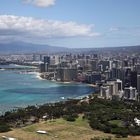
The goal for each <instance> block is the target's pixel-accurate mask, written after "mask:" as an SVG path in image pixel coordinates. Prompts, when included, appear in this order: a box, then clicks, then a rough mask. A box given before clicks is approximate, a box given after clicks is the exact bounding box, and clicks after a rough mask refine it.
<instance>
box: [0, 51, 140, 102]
mask: <svg viewBox="0 0 140 140" xmlns="http://www.w3.org/2000/svg"><path fill="white" fill-rule="evenodd" d="M122 50H123V49H122ZM131 50H132V51H128V50H127V49H124V50H123V51H122V52H120V51H116V50H112V49H110V50H106V51H105V50H100V52H99V51H96V50H95V51H88V52H86V51H84V53H83V52H81V53H79V52H77V53H76V52H73V53H63V54H60V53H59V54H27V55H25V54H22V55H6V56H5V55H4V56H2V55H1V56H0V62H3V61H4V62H8V61H10V62H11V61H12V62H16V63H19V64H29V65H36V66H39V72H40V73H41V77H42V78H45V79H48V80H55V81H60V82H71V81H76V82H84V83H88V84H92V85H96V86H97V87H99V90H100V91H99V93H100V94H99V97H100V98H106V99H111V100H112V99H123V100H137V101H138V100H139V95H140V52H139V51H135V52H134V51H133V49H131Z"/></svg>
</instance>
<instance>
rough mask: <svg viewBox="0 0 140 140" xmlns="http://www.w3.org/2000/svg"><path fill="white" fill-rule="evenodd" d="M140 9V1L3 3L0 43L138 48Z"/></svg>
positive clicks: (15, 0) (26, 0) (22, 0)
mask: <svg viewBox="0 0 140 140" xmlns="http://www.w3.org/2000/svg"><path fill="white" fill-rule="evenodd" d="M139 5H140V1H139V0H48V1H46V0H12V1H11V0H1V3H0V43H7V42H8V43H9V42H20V41H22V42H29V43H34V44H47V45H52V46H61V47H68V48H99V47H118V46H133V45H139V44H140V40H139V38H140V19H139V13H140V8H139Z"/></svg>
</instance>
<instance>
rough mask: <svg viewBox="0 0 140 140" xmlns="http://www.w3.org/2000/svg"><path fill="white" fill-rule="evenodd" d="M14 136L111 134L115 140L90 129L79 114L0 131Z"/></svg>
mask: <svg viewBox="0 0 140 140" xmlns="http://www.w3.org/2000/svg"><path fill="white" fill-rule="evenodd" d="M37 130H46V131H47V132H48V134H47V135H43V134H37V133H36V131H37ZM3 135H5V136H8V137H15V138H17V139H18V140H90V139H91V138H94V137H103V138H105V137H108V136H111V137H112V138H113V139H115V140H117V139H116V138H115V136H114V135H112V134H106V133H103V132H101V131H97V130H92V129H91V128H90V127H89V125H88V123H87V121H86V120H83V119H82V117H81V116H80V117H79V118H78V119H77V120H76V121H75V122H67V121H65V120H63V119H56V120H54V121H46V122H45V121H42V122H40V123H36V124H33V125H30V126H27V127H24V128H20V129H14V130H13V131H10V132H7V133H0V140H2V139H1V136H3ZM119 140H140V137H130V138H125V139H119Z"/></svg>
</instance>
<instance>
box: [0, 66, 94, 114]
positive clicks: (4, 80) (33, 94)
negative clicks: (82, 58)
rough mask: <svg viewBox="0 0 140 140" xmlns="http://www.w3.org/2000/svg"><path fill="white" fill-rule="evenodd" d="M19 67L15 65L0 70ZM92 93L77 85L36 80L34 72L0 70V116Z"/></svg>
mask: <svg viewBox="0 0 140 140" xmlns="http://www.w3.org/2000/svg"><path fill="white" fill-rule="evenodd" d="M7 67H8V68H9V67H19V66H15V65H10V66H9V65H8V66H7V65H6V66H2V65H1V66H0V68H7ZM93 92H94V88H93V87H90V86H88V85H86V84H79V83H58V82H54V81H48V80H42V79H39V78H38V75H37V73H36V72H31V73H19V70H0V114H2V113H4V112H5V111H8V110H11V109H15V108H18V107H26V106H28V105H36V104H37V105H40V104H44V103H49V102H56V101H61V100H66V99H68V98H78V97H82V96H86V95H88V94H90V93H93Z"/></svg>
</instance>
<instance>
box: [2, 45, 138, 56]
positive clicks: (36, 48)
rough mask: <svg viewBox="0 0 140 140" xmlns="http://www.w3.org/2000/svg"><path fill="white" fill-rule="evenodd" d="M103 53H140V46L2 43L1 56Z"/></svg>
mask: <svg viewBox="0 0 140 140" xmlns="http://www.w3.org/2000/svg"><path fill="white" fill-rule="evenodd" d="M65 52H68V53H92V52H93V53H99V52H100V53H101V52H112V53H113V52H114V53H116V52H127V53H129V52H137V53H138V52H140V45H137V46H120V47H119V46H118V47H102V48H65V47H58V46H50V45H41V44H33V43H26V42H8V43H0V54H17V53H19V54H20V53H65Z"/></svg>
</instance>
